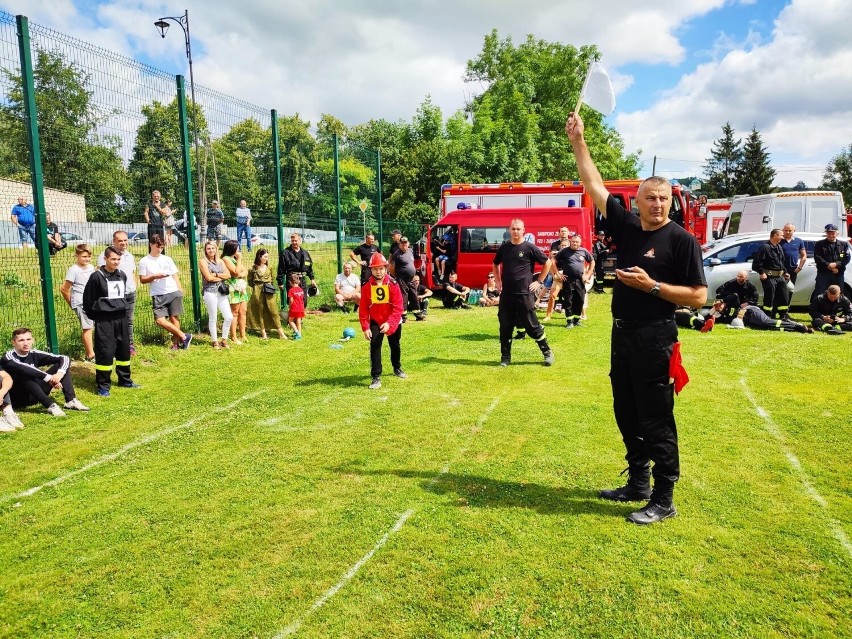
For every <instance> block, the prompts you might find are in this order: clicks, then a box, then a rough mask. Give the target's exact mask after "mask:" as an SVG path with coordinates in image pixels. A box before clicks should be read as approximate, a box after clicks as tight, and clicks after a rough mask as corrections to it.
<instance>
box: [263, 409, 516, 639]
mask: <svg viewBox="0 0 852 639" xmlns="http://www.w3.org/2000/svg"><path fill="white" fill-rule="evenodd" d="M499 403H500V397H499V396H498V397H495V398H494V400H493V401H492V402H491V404H490V405H489V406H488V408H486V409H485V412H484V413H482V415H480V416H479V419H477V420H476V427H477V428H481V427H482V425H483V424H484V423H485V420H487V419H488V416H489V415H491V413H492V412H493V411H494V409H495V408H497V404H499ZM359 417H360V415H359ZM465 450H467V448H466V447H465V448H464V449H462V450H461V451H459V454H463V453H464V451H465ZM448 472H450V465H449V464H445V465H444V467H443V468H441V472H440V473H438V474H437V475H435V476H434V477H433V478H432V479H431V480H430V481H429V483H428V484H426V487H427V489H428V488H433V487H434V486H435V484H437V483H438V481H440V479H441V477H443V476H444V475H446V474H447V473H448ZM415 512H417V508H416V507H413V508H409V509H408V510H406V511H405V512H404V513H402V515H401V516H400V518H399V519H397V520H396V523H395V524H394V525H393V527H392V528H391V529H390V530H389V531H387V532H386V533H385V534H384V535H383V536H382V538H381V539H379V541H377V542H376V545H375V546H373V548H372V550H370V552H368V553H367V554H366V555H364V556H363V557H361V559H359V560H358V562H357V563H355V565H354V566H352V567H351V568H350V569H349V570H347V571H346V573H345V574H344V575H343V577H341V578H340V581H338V582H337V583H336V584H334V585H333V586H332V587H331V588H329V589H328V590H326V591H325V592H324V593H323V594H322V596H321V597H320V598H319V599H317V600H316V601H315V602H314V603H313V605H311V607H310V608H309V609H308V611H307V612H306V613H305V614H304V615H302V616H301V617H299V618H298V619H296V620H295V621H294V622H292V623H291V624H290V625H289V626H287V627H286V628H284V630H282V631H281V632H279V633H278V634H277V635H275V637H274V639H283V638H284V637H289V636H290V635H292V634H294V633H296V632H298V630H299V628H301V627H302V624H304V623H305V621H306V620H307V618H308V617H310V616H311V615H312V614H313V613H315V612H316V611H317V610H319V609H320V608H322V607H323V606H324V605H325V604H326V603H327V602H328V600H329V599H331V598H332V597H333V596H334V595H336V594H337V593H338V591H340V589H341V588H343V586H345V585H346V584H347V583H348V582H349V581H350V580H351V579H352V578H353V577H354V576H355V575H357V574H358V571H359V570H361V568H363V567H364V565H365V564H366V563H367V562H368V561H370V559H372V557H373V555H375V554H376V552H377V551H378V550H379V549H380V548H381V547H382V546H384V545H385V544H386V543H387V541H388V539H390V536H391V535H392V534H394V533H397V532H399V531H400V530H401V529H402V527H403V526H404V525H405V522H406V521H408V519H409V517H411V516H412V515H413V514H414V513H415Z"/></svg>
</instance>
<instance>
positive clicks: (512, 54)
mask: <svg viewBox="0 0 852 639" xmlns="http://www.w3.org/2000/svg"><path fill="white" fill-rule="evenodd" d="M598 57H599V54H598V51H597V49H596V48H595V47H594V46H584V47H581V48H580V49H577V48H576V47H573V46H571V45H564V44H560V43H552V42H546V41H544V40H536V39H535V38H534V37H533V36H527V39H526V40H525V41H524V42H523V43H522V44H520V45H518V46H515V45H514V44H513V43H512V40H511V38H505V39H502V40H501V39H500V38H499V36H498V33H497V31H496V30H494V31H492V32H491V33H490V34H489V35H487V36H485V41H484V44H483V48H482V51H481V52H480V53H479V55H478V56H477V57H476V58H475V59H473V60H470V61H468V63H467V72H466V74H465V81H466V82H468V83H475V84H478V85H481V86H485V87H486V88H485V90H484V91H483V92H482V93H481V94H479V95H477V96H476V97H474V99H473V100H472V101H471V103H470V104H469V105H468V107H467V112H468V114H469V115H470V116H471V119H472V134H471V138H472V140H471V141H472V144H471V147H470V150H469V152H470V154H471V159H472V160H473V163H474V165H475V166H471V167H470V168H471V172H472V173H473V174H475V176H476V178H477V181H485V182H502V181H524V182H529V181H534V182H538V181H551V180H565V179H572V178H573V177H575V176H576V175H577V171H576V163H575V161H574V156H573V154H572V152H571V145H570V143H569V142H568V139H567V137H566V135H565V120H566V119H567V117H568V113H569V112H570V111H571V109H573V108H574V105H575V103H576V100H577V96H578V95H579V93H580V90H581V88H582V84H583V79H584V77H585V72H586V69H587V68H588V65H589V64H590V63H591V62H592V61H593V60H595V59H597V58H598ZM583 119H584V122H585V124H586V131H587V142H588V144H589V147H590V150H591V152H592V156H593V157H594V158H595V161H596V162H598V161H600V162H601V164H600V167H601V172H602V174H603V176H604V178H628V177H636V175H637V174H638V171H639V168H640V165H639V162H638V155H637V154H631V155H626V156H625V155H624V144H623V142H622V140H621V136H620V135H619V134H618V132H617V131H615V130H614V129H613V128H612V127H610V126H609V125H608V124H606V123H605V122H604V120H603V116H601V115H600V114H599V113H597V112H596V111H593V110H592V109H586V110H584V112H583Z"/></svg>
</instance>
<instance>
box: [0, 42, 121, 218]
mask: <svg viewBox="0 0 852 639" xmlns="http://www.w3.org/2000/svg"><path fill="white" fill-rule="evenodd" d="M2 75H3V76H4V78H5V80H6V82H7V84H8V86H9V88H8V92H7V99H6V100H5V101H4V102H3V103H2V104H0V175H4V176H7V177H10V178H12V179H17V180H21V181H25V182H28V181H29V180H30V167H29V160H28V157H29V151H28V146H29V142H28V138H27V128H26V127H27V125H26V112H25V105H24V96H23V83H22V79H21V76H20V74H19V73H15V72H12V71H10V70H8V69H3V70H2ZM33 81H34V83H35V94H36V109H37V111H38V127H39V137H40V140H41V159H42V174H43V177H44V185H45V186H46V187H50V188H54V189H60V190H63V191H70V192H72V193H79V194H81V195H83V196H84V197H85V198H86V209H87V215H88V217H89V218H90V219H92V220H95V221H100V220H104V221H108V220H112V219H114V218H115V217H116V216H117V215H119V213H120V211H119V208H118V206H117V202H118V196H119V195H120V194H121V193H122V192H123V191H124V190H125V189H126V175H125V172H124V167H123V165H122V163H121V158H120V157H119V155H118V149H119V147H120V142H119V140H118V139H117V138H116V137H114V136H108V135H103V134H101V133H99V131H98V127H99V126H101V125H104V124H105V123H106V122H107V120H109V118H110V116H111V115H112V114H110V113H104V112H102V111H101V110H99V109H98V107H97V106H96V105H95V104H94V103H93V101H92V95H93V92H92V91H90V90H89V88H88V85H89V75H88V74H86V73H85V72H84V71H82V70H81V69H79V68H78V67H77V66H76V65H75V64H74V63H66V62H65V60H64V59H63V58H62V55H61V54H60V53H59V52H55V51H45V50H42V49H40V50H38V52H37V54H36V61H35V66H34V68H33ZM54 215H55V217H59V218H61V214H60V212H58V211H55V212H54Z"/></svg>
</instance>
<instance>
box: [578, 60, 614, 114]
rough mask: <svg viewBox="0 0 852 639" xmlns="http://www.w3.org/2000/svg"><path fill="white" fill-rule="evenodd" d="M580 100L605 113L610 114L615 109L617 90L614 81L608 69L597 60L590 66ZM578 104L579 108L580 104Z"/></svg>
mask: <svg viewBox="0 0 852 639" xmlns="http://www.w3.org/2000/svg"><path fill="white" fill-rule="evenodd" d="M580 101H581V102H585V103H586V104H588V105H589V106H590V107H592V108H593V109H594V110H595V111H598V112H600V113H602V114H603V115H609V114H610V113H612V112H613V111H615V91H613V90H612V82H611V81H610V79H609V74H608V73H607V72H606V69H604V68H603V67H602V66H601V65H600V64H598V63H597V62H592V64H591V65H590V66H589V73H588V75H586V81H585V82H584V83H583V93H582V94H581V96H580ZM577 106H578V108H579V104H578V105H577Z"/></svg>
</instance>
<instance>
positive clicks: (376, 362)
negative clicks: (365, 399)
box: [358, 253, 408, 390]
mask: <svg viewBox="0 0 852 639" xmlns="http://www.w3.org/2000/svg"><path fill="white" fill-rule="evenodd" d="M387 264H388V261H387V260H386V259H385V257H384V255H382V254H381V253H374V254H373V256H372V257H371V258H370V272H371V273H372V276H371V277H370V278H369V279H368V280H367V282H366V283H365V284H364V286H363V287H362V289H361V305H360V307H359V308H358V319H359V320H360V321H361V330H362V331H364V338H365V339H367V340H368V341H369V342H370V377H371V378H372V381H371V383H370V388H371V389H373V390H375V389H377V388H381V386H382V379H381V377H382V341H383V340H384V337H385V335H387V336H388V345H389V346H390V353H391V364H392V365H393V374H394V375H396V376H397V377H399V378H401V379H405V378H406V377H408V375H406V374H405V372H404V371H403V370H402V349H401V348H400V344H399V342H400V339H401V338H402V314H403V312H404V307H403V304H402V291H401V290H400V288H399V284H397V283H396V282H395V281H394V280H393V278H391V277H390V275H388V270H387Z"/></svg>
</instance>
